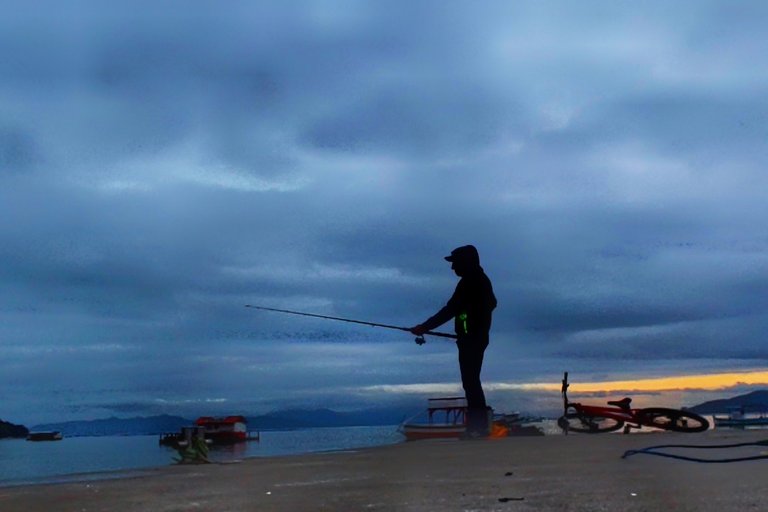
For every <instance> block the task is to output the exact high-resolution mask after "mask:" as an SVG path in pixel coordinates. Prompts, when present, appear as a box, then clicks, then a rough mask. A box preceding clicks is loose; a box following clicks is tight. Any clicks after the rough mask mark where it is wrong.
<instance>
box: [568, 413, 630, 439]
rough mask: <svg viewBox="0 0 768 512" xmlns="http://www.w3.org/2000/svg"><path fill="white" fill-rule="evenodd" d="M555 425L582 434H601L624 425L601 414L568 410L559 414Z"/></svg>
mask: <svg viewBox="0 0 768 512" xmlns="http://www.w3.org/2000/svg"><path fill="white" fill-rule="evenodd" d="M557 425H558V426H559V427H560V428H561V429H563V430H564V431H566V432H569V431H572V432H582V433H584V434H602V433H604V432H613V431H615V430H619V429H620V428H621V427H623V426H624V422H623V421H621V420H616V419H613V418H604V417H602V416H587V415H584V414H580V413H578V412H569V413H567V414H564V415H562V416H560V418H559V419H558V420H557Z"/></svg>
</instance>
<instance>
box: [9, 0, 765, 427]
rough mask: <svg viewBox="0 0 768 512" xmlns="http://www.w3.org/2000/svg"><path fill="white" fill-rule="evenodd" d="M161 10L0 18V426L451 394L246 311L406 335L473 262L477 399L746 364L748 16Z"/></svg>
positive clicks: (371, 334) (754, 129) (444, 367)
mask: <svg viewBox="0 0 768 512" xmlns="http://www.w3.org/2000/svg"><path fill="white" fill-rule="evenodd" d="M106 3H108V4H110V5H111V6H110V7H105V5H104V4H106ZM65 4H66V5H65ZM158 4H159V3H158V2H154V1H153V2H137V1H135V0H131V1H126V2H95V1H94V2H89V1H73V2H66V3H63V2H58V1H51V2H27V1H25V2H12V1H11V2H9V1H3V0H0V7H1V8H2V11H3V15H2V16H0V350H2V353H0V418H3V419H8V420H12V421H13V420H15V421H18V422H28V423H34V422H36V421H48V420H59V419H76V418H96V417H105V416H110V415H117V416H133V415H147V414H156V413H161V412H168V413H179V414H187V415H189V416H195V415H197V414H203V413H241V412H242V413H248V414H251V413H260V412H266V411H268V410H271V409H275V408H280V407H284V406H291V407H305V406H306V407H321V406H329V407H335V408H345V407H346V408H357V407H372V406H377V405H385V404H390V403H396V402H398V401H399V400H404V399H405V398H408V397H410V398H414V399H418V400H421V399H423V398H424V397H426V396H429V395H430V394H435V393H438V394H439V393H443V392H451V389H454V391H453V392H457V391H458V382H459V377H458V368H457V366H458V365H457V364H456V361H455V347H453V346H452V345H451V344H450V343H448V342H445V341H442V340H439V339H432V340H430V341H429V342H428V344H427V345H424V346H422V347H419V346H416V345H415V344H414V343H413V340H412V336H410V335H408V334H406V333H402V332H398V331H387V330H383V329H374V328H368V327H362V326H352V325H348V324H343V323H334V322H329V321H321V320H311V319H305V318H298V317H288V316H283V315H279V314H275V313H266V312H258V311H255V310H250V309H246V308H244V307H243V306H244V305H245V304H261V305H265V306H270V307H278V308H288V309H294V310H301V311H308V312H312V313H320V314H329V315H335V316H345V317H351V318H357V319H361V320H370V321H375V322H383V323H390V324H395V325H404V326H410V325H414V324H416V323H419V322H421V321H423V320H424V319H425V318H427V317H428V316H429V315H431V314H432V313H434V312H435V311H436V310H437V309H438V308H439V307H441V306H442V305H443V304H444V302H445V301H446V300H447V299H448V297H449V296H450V294H451V293H452V291H453V288H454V286H455V283H456V277H455V276H454V275H453V273H452V272H451V271H450V266H449V264H447V263H446V262H445V261H443V259H442V257H443V256H445V255H446V254H448V253H449V252H450V251H451V250H452V249H453V248H455V247H457V246H459V245H464V244H467V243H472V244H474V245H476V246H477V247H478V249H479V251H480V255H481V259H482V264H483V267H484V268H485V270H486V272H487V273H488V275H489V276H490V278H491V279H492V281H493V284H494V287H495V290H496V295H497V296H498V299H499V307H498V309H497V310H496V313H495V317H494V327H493V332H492V341H491V347H490V348H489V350H488V352H487V357H486V366H485V369H484V374H483V376H484V380H485V382H486V383H487V384H488V386H489V389H497V391H490V392H491V394H492V395H493V397H494V399H495V400H496V402H494V403H492V405H494V404H499V406H500V407H501V408H502V409H503V408H504V407H506V406H510V407H514V408H531V409H535V408H536V407H535V405H534V402H535V400H533V399H532V398H531V397H532V396H533V395H525V393H521V392H519V391H518V392H516V391H514V389H515V387H516V386H518V385H520V386H521V387H522V385H524V384H526V383H542V382H544V383H546V382H557V381H558V380H559V379H560V377H561V375H562V371H563V370H571V372H572V375H573V376H574V378H576V379H578V380H591V381H600V380H606V379H621V378H628V379H632V378H638V377H644V376H663V375H679V374H685V375H698V374H709V373H719V372H727V371H732V370H737V371H746V370H759V369H762V368H764V366H765V363H766V349H765V346H766V332H768V313H767V312H766V306H767V305H768V225H767V224H766V219H768V201H766V190H768V173H766V163H767V161H768V144H767V142H766V141H768V99H767V98H768V96H766V90H767V87H768V67H766V66H764V65H761V62H763V61H764V60H765V55H768V33H766V30H765V27H766V23H767V22H768V4H766V3H765V2H762V1H755V2H725V1H721V2H709V1H703V0H695V1H690V2H668V1H659V2H642V3H641V4H638V3H637V2H616V1H604V2H584V1H580V2H571V1H563V2H538V1H531V2H520V1H499V2H493V1H480V2H478V1H473V2H460V1H450V2H445V1H434V2H428V1H413V0H409V1H407V2H399V1H387V2H364V1H349V2H346V1H331V0H326V1H317V2H299V1H297V2H283V1H279V2H278V1H274V2H273V1H261V2H224V3H221V2H203V1H197V2H194V1H178V2H174V1H170V2H161V3H160V4H162V7H159V6H158ZM450 329H451V325H446V326H444V327H443V330H447V331H450ZM733 384H734V385H735V384H736V382H734V383H733ZM451 386H453V388H451ZM494 386H496V387H495V388H494ZM505 386H506V387H505ZM504 389H512V391H509V390H508V391H503V390H504ZM505 393H506V394H505ZM524 395H525V396H524ZM548 396H549V397H550V398H552V399H554V400H556V399H557V396H556V394H554V393H548ZM678 405H679V404H678Z"/></svg>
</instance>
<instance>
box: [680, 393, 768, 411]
mask: <svg viewBox="0 0 768 512" xmlns="http://www.w3.org/2000/svg"><path fill="white" fill-rule="evenodd" d="M734 407H743V408H744V410H745V411H750V412H756V411H768V390H759V391H752V392H751V393H747V394H746V395H739V396H735V397H733V398H723V399H720V400H711V401H709V402H704V403H703V404H699V405H695V406H693V407H689V408H688V410H690V411H693V412H695V413H698V414H715V413H720V412H727V411H728V409H731V408H734Z"/></svg>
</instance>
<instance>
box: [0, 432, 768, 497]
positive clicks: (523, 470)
mask: <svg viewBox="0 0 768 512" xmlns="http://www.w3.org/2000/svg"><path fill="white" fill-rule="evenodd" d="M764 439H768V432H767V431H710V432H706V433H703V434H688V435H686V434H668V433H660V434H647V435H642V434H636V435H620V434H603V435H569V436H545V437H510V438H505V439H500V440H485V441H453V440H446V441H419V442H411V443H402V444H398V445H394V446H384V447H376V448H366V449H361V450H355V451H348V452H333V453H321V454H308V455H299V456H285V457H274V458H256V459H248V460H245V461H242V462H239V463H234V464H221V465H219V464H215V465H195V466H167V467H162V468H155V469H151V470H147V471H144V472H142V473H141V474H140V475H139V476H136V475H133V476H131V475H126V476H124V477H123V478H120V479H113V480H102V481H83V482H75V483H65V484H48V485H27V486H18V487H6V488H0V511H2V512H17V511H18V512H22V511H23V512H36V511H41V512H42V511H46V512H48V511H62V512H68V511H73V512H83V511H87V512H94V511H110V512H121V511H153V512H155V511H157V512H166V511H167V512H170V511H179V512H181V511H184V512H186V511H211V512H214V511H216V512H224V511H233V512H234V511H238V512H239V511H260V512H261V511H305V510H306V511H356V510H385V511H472V510H484V511H485V510H499V511H509V510H513V511H519V510H536V511H542V510H543V511H547V510H553V511H598V510H611V511H653V510H665V511H670V510H672V511H698V512H701V511H718V512H722V511H728V510H739V511H743V510H766V509H768V477H766V474H768V471H766V469H768V459H766V460H757V461H750V462H735V463H729V464H701V463H694V462H687V461H681V460H674V459H668V458H663V457H656V456H650V455H644V454H639V455H634V456H632V457H629V458H626V459H622V458H621V456H622V454H623V453H624V452H625V451H626V450H631V449H640V448H645V447H648V446H652V445H659V444H697V445H698V444H708V445H715V444H726V443H727V444H731V443H742V442H754V441H761V440H764ZM667 453H678V454H685V455H693V456H698V457H705V458H710V459H712V458H724V457H744V456H755V455H768V446H753V447H748V448H731V449H724V450H695V451H691V450H679V449H678V450H667Z"/></svg>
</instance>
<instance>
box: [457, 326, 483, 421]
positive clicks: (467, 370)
mask: <svg viewBox="0 0 768 512" xmlns="http://www.w3.org/2000/svg"><path fill="white" fill-rule="evenodd" d="M458 347H459V369H460V370H461V384H462V386H463V387H464V393H465V396H466V397H467V409H468V410H467V430H468V431H474V432H480V433H484V432H487V430H488V413H487V410H486V403H485V394H484V393H483V386H482V383H481V382H480V371H481V370H482V367H483V355H484V353H485V345H479V344H473V343H471V342H470V341H467V340H462V341H460V342H459V343H458Z"/></svg>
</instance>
